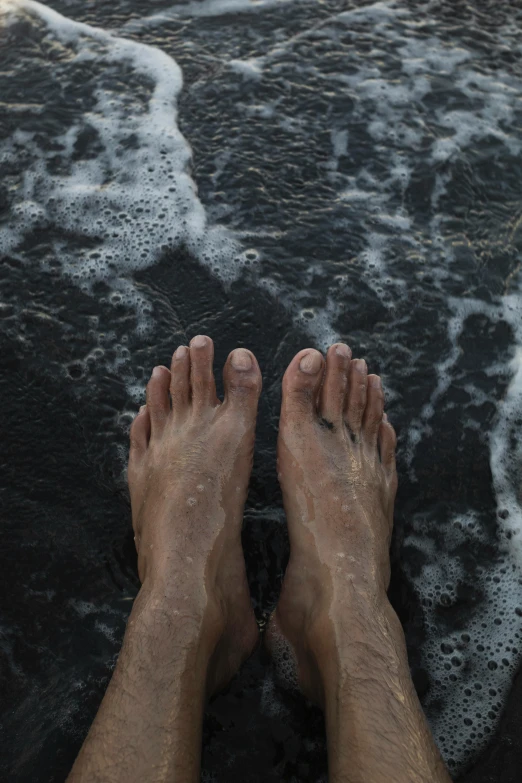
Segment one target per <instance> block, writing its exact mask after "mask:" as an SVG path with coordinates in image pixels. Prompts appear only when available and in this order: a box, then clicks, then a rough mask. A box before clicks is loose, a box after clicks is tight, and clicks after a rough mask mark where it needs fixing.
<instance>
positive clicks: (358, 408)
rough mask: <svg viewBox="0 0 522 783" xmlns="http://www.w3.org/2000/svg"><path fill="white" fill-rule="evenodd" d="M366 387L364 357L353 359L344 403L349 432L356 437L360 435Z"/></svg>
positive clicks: (366, 373)
mask: <svg viewBox="0 0 522 783" xmlns="http://www.w3.org/2000/svg"><path fill="white" fill-rule="evenodd" d="M367 388H368V369H367V367H366V362H365V361H364V359H353V360H352V362H351V364H350V379H349V384H348V394H347V395H346V403H345V421H346V424H347V425H348V427H349V429H350V432H351V434H352V435H354V436H355V437H356V438H359V437H360V434H361V427H362V420H363V416H364V410H365V408H366V391H367Z"/></svg>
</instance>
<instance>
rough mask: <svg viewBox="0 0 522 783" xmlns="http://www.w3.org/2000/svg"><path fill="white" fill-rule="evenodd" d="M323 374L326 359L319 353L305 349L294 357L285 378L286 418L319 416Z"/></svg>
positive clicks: (284, 413)
mask: <svg viewBox="0 0 522 783" xmlns="http://www.w3.org/2000/svg"><path fill="white" fill-rule="evenodd" d="M323 372H324V359H323V357H322V355H321V354H320V353H319V351H316V350H314V349H313V348H305V349H304V350H303V351H299V353H298V354H297V355H296V356H294V358H293V359H292V361H291V362H290V364H289V365H288V368H287V370H286V372H285V375H284V378H283V401H282V408H281V414H282V416H283V417H284V418H301V419H304V418H305V419H306V418H307V419H313V418H314V417H315V416H316V415H317V404H318V395H319V389H320V387H321V381H322V379H323Z"/></svg>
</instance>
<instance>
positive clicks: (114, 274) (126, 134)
mask: <svg viewBox="0 0 522 783" xmlns="http://www.w3.org/2000/svg"><path fill="white" fill-rule="evenodd" d="M7 8H10V9H11V10H13V11H14V10H16V11H17V13H24V12H25V13H28V14H30V15H31V16H34V15H36V16H37V18H38V19H39V20H40V22H42V21H43V22H44V23H45V27H44V28H43V30H42V35H43V36H44V37H46V36H47V37H51V38H53V39H54V42H55V45H56V47H62V49H63V53H64V54H65V53H66V52H67V56H68V63H70V62H71V61H72V62H74V63H76V64H79V67H81V68H85V71H86V73H85V81H86V82H88V81H89V80H90V81H92V75H91V73H90V65H91V64H92V63H95V64H96V68H97V71H96V73H97V74H98V77H97V79H95V80H94V83H93V84H92V91H93V97H94V99H95V100H94V106H93V107H92V108H90V109H89V111H85V112H81V111H78V112H75V113H74V115H73V116H72V117H71V124H70V127H69V128H68V129H67V130H66V131H65V132H64V133H62V134H61V135H59V136H56V137H55V138H53V145H49V144H45V145H44V144H42V142H41V137H40V135H39V134H37V133H31V132H27V131H20V130H16V131H15V132H14V133H13V134H12V135H11V136H10V137H8V138H7V139H5V140H4V141H3V142H2V143H1V144H0V160H2V161H3V162H15V161H16V160H17V155H18V154H19V149H20V148H21V147H23V149H24V154H25V156H26V157H27V159H28V160H29V163H28V165H27V167H26V170H25V173H24V180H23V187H21V188H18V189H14V188H13V189H12V190H11V191H10V198H11V199H12V202H11V204H10V218H11V219H10V221H9V225H8V226H1V227H0V253H1V254H5V255H7V254H14V255H16V253H17V250H18V248H19V247H20V246H21V245H22V244H23V242H24V239H25V238H26V237H27V236H29V235H31V234H32V233H33V232H34V231H35V230H37V229H40V230H41V229H50V230H52V236H53V237H57V236H58V238H54V239H53V240H52V249H53V254H54V257H55V259H56V261H57V262H58V263H59V264H60V266H61V270H62V272H63V274H64V275H65V276H67V277H68V278H69V279H70V280H72V281H73V282H74V283H75V284H76V285H77V286H78V287H79V288H80V289H81V290H82V291H84V292H86V293H93V291H94V290H95V286H96V284H99V283H104V284H105V285H107V286H108V287H109V291H110V293H109V295H108V297H107V299H106V301H108V302H109V303H110V304H112V305H114V306H115V307H117V306H123V307H126V308H129V309H132V310H134V311H135V313H136V316H137V329H138V331H139V332H141V333H146V332H147V331H148V329H149V328H150V326H151V324H152V320H151V318H152V304H151V302H150V301H149V300H148V299H147V297H146V296H145V295H144V294H143V293H142V292H141V291H140V290H139V288H138V287H137V286H136V285H135V283H134V279H133V275H134V273H135V272H137V271H140V270H143V269H146V268H148V267H150V266H152V265H153V264H156V263H157V262H158V261H159V259H160V258H161V257H163V256H164V255H165V254H168V253H169V252H172V251H175V250H178V249H180V248H183V247H184V248H186V249H187V250H188V251H189V252H190V253H192V254H193V255H194V256H195V257H196V258H197V259H198V260H199V261H200V262H201V263H202V264H204V265H205V266H207V267H208V268H209V269H211V270H212V271H213V273H214V275H215V276H217V277H218V278H220V279H221V280H222V281H223V283H224V284H228V283H230V282H231V281H233V280H234V279H236V277H237V275H238V274H239V272H240V270H241V269H242V268H243V267H245V266H248V265H250V264H252V263H254V262H255V260H256V258H257V254H256V251H252V250H249V251H243V250H242V248H241V246H240V244H239V242H238V241H237V240H236V239H234V237H233V235H232V234H231V232H229V231H227V230H226V229H224V228H220V227H217V226H209V225H208V223H207V219H206V215H205V210H204V208H203V205H202V204H201V202H200V201H199V199H198V197H197V188H196V186H195V184H194V182H193V180H192V178H191V176H190V173H189V165H190V161H191V149H190V146H189V145H188V143H187V142H186V140H185V139H184V138H183V136H182V135H181V133H180V131H179V129H178V126H177V109H176V100H177V96H178V94H179V92H180V90H181V87H182V75H181V71H180V69H179V67H178V65H177V64H176V63H175V61H174V60H172V59H171V58H170V57H169V56H168V55H167V54H165V53H164V52H162V51H161V50H159V49H155V48H153V47H150V46H146V45H144V44H141V43H136V42H133V41H129V40H125V39H123V38H117V37H115V36H113V35H111V34H110V33H107V32H105V31H103V30H99V29H97V28H93V27H90V26H88V25H85V24H80V23H76V22H73V21H71V20H68V19H65V18H64V17H62V16H60V15H59V14H58V13H56V12H54V11H52V10H51V9H49V8H46V7H45V6H42V5H40V4H38V3H33V2H31V0H27V1H24V2H20V3H16V4H13V3H8V4H7ZM100 66H104V67H100ZM108 73H110V74H111V77H112V78H111V79H107V74H108ZM53 76H54V78H58V79H59V80H60V81H61V82H62V88H63V90H65V91H67V89H68V85H67V83H68V80H70V79H71V78H73V73H72V72H71V71H70V69H69V70H67V68H62V69H61V70H60V69H56V70H55V71H53ZM75 78H78V76H77V74H76V75H75ZM136 84H138V85H140V87H141V89H140V90H138V89H137V88H136V86H135V85H136ZM86 138H88V139H91V140H93V139H94V140H95V144H96V155H92V154H91V153H90V152H89V150H88V149H87V150H86V151H85V150H84V151H83V153H82V152H81V150H82V149H83V147H84V146H85V143H86V142H85V139H86ZM92 143H94V142H92ZM56 149H60V156H61V159H62V163H61V170H60V171H61V173H56V172H55V170H54V168H53V167H54V165H55V150H56ZM62 172H65V173H62ZM173 272H174V270H173Z"/></svg>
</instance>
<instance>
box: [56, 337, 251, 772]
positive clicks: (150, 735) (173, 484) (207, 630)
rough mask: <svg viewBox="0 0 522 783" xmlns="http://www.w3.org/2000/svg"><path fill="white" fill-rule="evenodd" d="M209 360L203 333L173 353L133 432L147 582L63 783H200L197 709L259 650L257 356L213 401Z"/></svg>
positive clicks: (135, 505)
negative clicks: (244, 543) (253, 500)
mask: <svg viewBox="0 0 522 783" xmlns="http://www.w3.org/2000/svg"><path fill="white" fill-rule="evenodd" d="M212 361H213V344H212V341H211V340H210V338H208V337H205V336H202V335H200V336H198V337H196V338H194V339H193V340H192V342H191V345H190V349H188V348H186V347H184V346H181V347H180V348H178V350H177V351H176V353H175V354H174V356H173V359H172V364H171V368H170V370H168V369H167V368H166V367H157V368H155V369H154V371H153V374H152V377H151V379H150V381H149V384H148V386H147V404H146V406H143V407H142V409H141V410H140V413H139V415H138V416H137V417H136V419H135V420H134V423H133V425H132V428H131V436H130V438H131V448H130V456H129V468H128V478H129V490H130V496H131V505H132V521H133V527H134V532H135V541H136V548H137V551H138V572H139V576H140V580H141V583H142V586H141V589H140V591H139V594H138V596H137V598H136V600H135V602H134V606H133V608H132V612H131V614H130V617H129V621H128V624H127V630H126V633H125V637H124V641H123V646H122V649H121V652H120V656H119V658H118V662H117V665H116V668H115V671H114V674H113V677H112V679H111V682H110V683H109V686H108V688H107V692H106V694H105V696H104V699H103V701H102V704H101V707H100V709H99V711H98V714H97V715H96V718H95V720H94V723H93V725H92V727H91V730H90V731H89V734H88V736H87V738H86V740H85V742H84V744H83V747H82V749H81V751H80V754H79V756H78V758H77V760H76V762H75V764H74V767H73V769H72V771H71V773H70V775H69V778H68V782H69V783H79V782H80V781H81V782H82V783H83V782H84V781H85V783H87V781H88V782H89V783H138V782H139V783H164V782H166V781H169V783H171V782H174V781H183V783H188V782H189V781H191V782H192V781H197V780H199V773H200V755H201V728H202V721H203V710H204V705H205V701H206V699H207V698H208V697H209V696H210V695H211V694H212V693H214V691H215V690H217V689H219V688H221V687H222V686H223V685H224V684H226V683H227V682H228V680H229V679H230V677H231V676H232V675H233V674H234V673H235V672H236V671H237V669H238V668H239V666H240V664H241V663H242V661H244V660H245V658H247V657H248V656H249V655H250V653H251V652H252V650H253V649H254V647H255V646H256V644H257V642H258V636H259V634H258V627H257V623H256V620H255V617H254V614H253V611H252V606H251V602H250V596H249V592H248V585H247V580H246V574H245V563H244V558H243V552H242V548H241V524H242V518H243V508H244V504H245V500H246V495H247V489H248V481H249V478H250V472H251V468H252V457H253V449H254V433H255V420H256V412H257V401H258V397H259V393H260V391H261V373H260V371H259V366H258V364H257V361H256V359H255V357H254V356H253V354H251V353H250V352H249V351H246V350H245V349H237V350H236V351H233V352H232V354H231V355H230V356H229V358H228V360H227V362H226V364H225V368H224V371H223V378H224V387H225V399H224V402H223V403H220V401H219V400H218V398H217V396H216V389H215V384H214V376H213V372H212ZM171 401H172V402H171Z"/></svg>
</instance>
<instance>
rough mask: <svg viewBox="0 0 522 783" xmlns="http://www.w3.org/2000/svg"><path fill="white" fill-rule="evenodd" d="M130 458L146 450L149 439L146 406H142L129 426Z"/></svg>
mask: <svg viewBox="0 0 522 783" xmlns="http://www.w3.org/2000/svg"><path fill="white" fill-rule="evenodd" d="M129 437H130V456H131V459H132V458H133V457H135V456H139V455H140V454H143V452H145V451H146V450H147V446H148V445H149V438H150V416H149V412H148V410H147V406H146V405H142V406H141V408H140V410H139V413H138V414H137V415H136V417H135V419H134V421H133V422H132V424H131V428H130V432H129Z"/></svg>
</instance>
